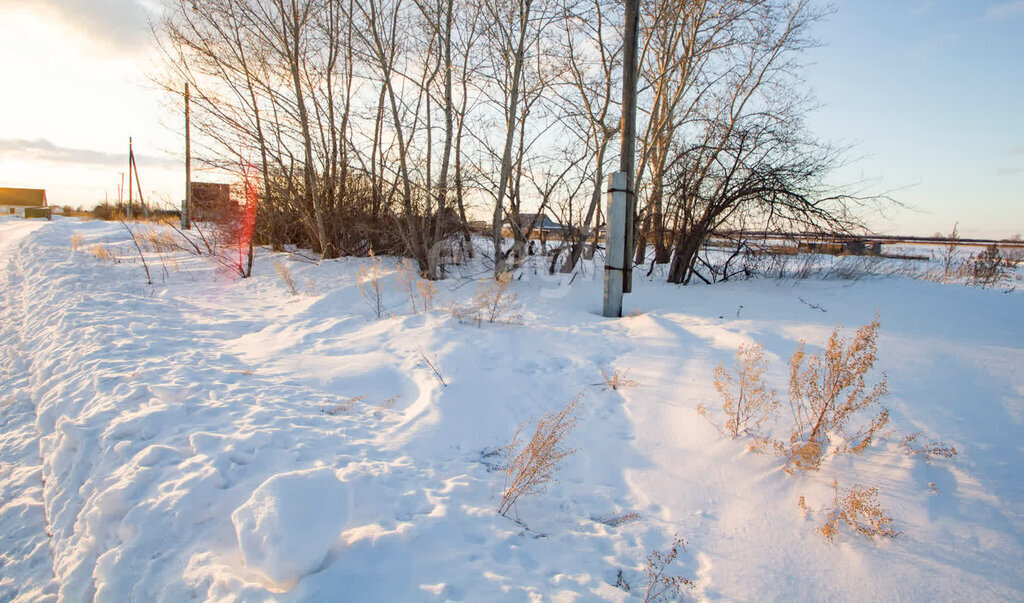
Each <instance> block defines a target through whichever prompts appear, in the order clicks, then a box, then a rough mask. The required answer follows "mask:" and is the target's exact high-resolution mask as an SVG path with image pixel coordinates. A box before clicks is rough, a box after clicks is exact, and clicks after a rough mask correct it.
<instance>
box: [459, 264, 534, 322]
mask: <svg viewBox="0 0 1024 603" xmlns="http://www.w3.org/2000/svg"><path fill="white" fill-rule="evenodd" d="M511 283H512V274H511V273H502V274H500V275H498V276H497V277H496V278H494V279H487V280H485V281H482V282H481V283H480V284H478V285H477V288H476V294H475V295H474V296H473V299H471V300H470V301H469V302H467V303H465V304H462V305H455V304H453V305H452V306H451V308H450V311H451V315H452V317H453V318H455V319H456V320H458V321H459V322H461V323H467V322H475V323H476V326H477V327H480V326H481V325H482V324H483V322H484V321H485V320H486V321H487V322H489V323H492V324H493V323H504V324H519V323H521V322H522V315H521V314H520V311H521V310H522V306H521V305H520V304H519V302H518V301H517V299H518V298H517V297H516V294H515V293H509V292H508V287H509V285H510V284H511Z"/></svg>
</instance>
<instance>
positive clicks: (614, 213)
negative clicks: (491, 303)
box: [602, 0, 640, 318]
mask: <svg viewBox="0 0 1024 603" xmlns="http://www.w3.org/2000/svg"><path fill="white" fill-rule="evenodd" d="M639 17H640V0H626V29H625V32H624V34H625V35H624V38H623V54H624V56H623V60H622V122H621V135H622V150H621V153H620V156H619V171H618V172H615V173H614V174H611V175H610V176H609V177H608V212H607V214H608V215H607V217H608V236H607V244H606V254H605V266H604V307H603V312H602V314H603V315H604V316H606V317H609V318H618V317H620V316H622V294H623V293H629V292H630V291H632V288H633V278H632V277H633V262H632V253H631V251H632V248H633V245H634V244H635V243H634V242H633V238H634V235H633V223H634V222H635V219H636V193H635V191H634V190H633V186H634V182H633V168H634V165H633V164H634V157H635V155H636V82H637V72H638V68H637V58H638V57H637V54H638V52H637V40H638V35H637V28H638V24H639V20H640V19H639Z"/></svg>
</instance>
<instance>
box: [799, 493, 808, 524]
mask: <svg viewBox="0 0 1024 603" xmlns="http://www.w3.org/2000/svg"><path fill="white" fill-rule="evenodd" d="M796 506H797V507H799V508H800V514H801V515H803V517H804V519H806V518H807V515H808V514H809V513H810V512H811V509H810V507H808V506H807V501H806V500H804V495H803V494H801V495H800V499H799V500H797V501H796Z"/></svg>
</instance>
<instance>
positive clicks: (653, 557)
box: [644, 534, 695, 601]
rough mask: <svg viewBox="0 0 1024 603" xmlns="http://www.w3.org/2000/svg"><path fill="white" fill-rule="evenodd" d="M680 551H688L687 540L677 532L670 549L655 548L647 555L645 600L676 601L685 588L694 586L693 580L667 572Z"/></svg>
mask: <svg viewBox="0 0 1024 603" xmlns="http://www.w3.org/2000/svg"><path fill="white" fill-rule="evenodd" d="M680 551H682V552H684V553H685V552H686V541H685V540H683V539H682V538H680V537H679V535H678V534H676V535H675V537H674V538H673V540H672V546H671V547H670V548H669V549H668V550H665V551H660V550H655V551H652V552H651V554H650V555H648V556H647V591H646V593H645V595H644V601H675V600H678V599H679V597H681V596H682V594H683V588H690V589H692V588H694V586H695V585H694V583H693V581H692V580H689V579H687V578H683V577H682V576H672V575H668V574H666V573H665V571H666V570H667V569H668V567H669V566H670V565H672V562H673V561H675V560H676V557H678V556H679V552H680Z"/></svg>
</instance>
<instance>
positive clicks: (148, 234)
mask: <svg viewBox="0 0 1024 603" xmlns="http://www.w3.org/2000/svg"><path fill="white" fill-rule="evenodd" d="M139 239H140V240H141V242H142V243H144V244H145V246H146V247H148V248H149V250H150V251H154V252H156V253H164V252H168V251H178V250H179V249H181V246H180V245H179V244H178V241H176V240H175V239H174V236H173V235H171V233H169V232H166V231H163V230H153V229H146V230H143V231H142V232H141V233H140V234H139Z"/></svg>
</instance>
